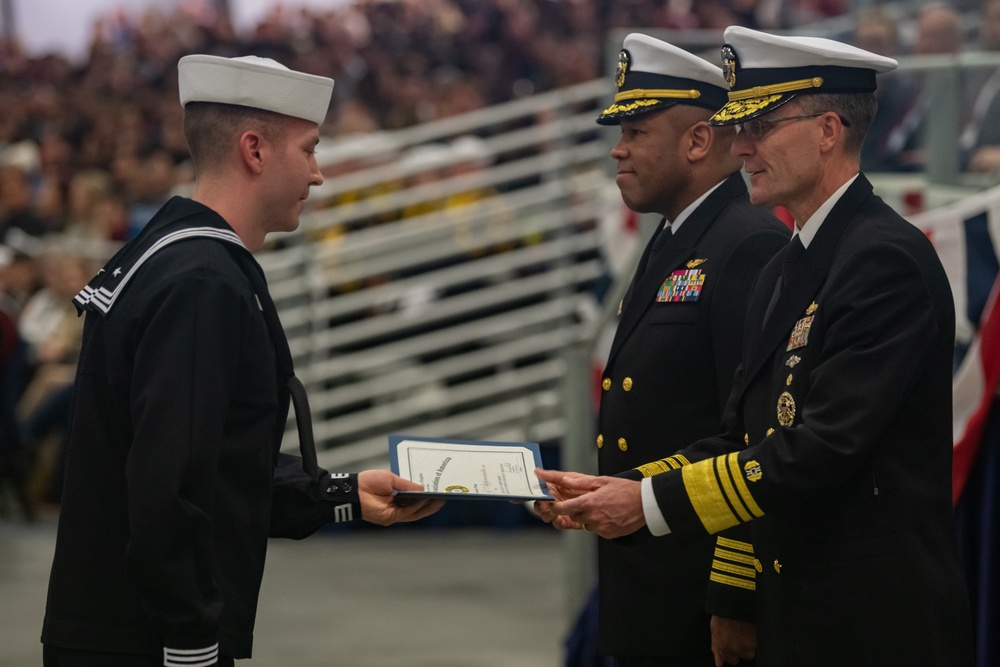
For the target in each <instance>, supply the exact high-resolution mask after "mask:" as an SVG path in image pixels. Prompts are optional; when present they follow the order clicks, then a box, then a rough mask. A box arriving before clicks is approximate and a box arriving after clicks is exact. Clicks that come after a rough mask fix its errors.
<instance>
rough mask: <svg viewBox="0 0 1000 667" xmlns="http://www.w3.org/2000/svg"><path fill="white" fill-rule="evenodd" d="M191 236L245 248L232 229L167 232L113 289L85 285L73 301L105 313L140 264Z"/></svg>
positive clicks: (195, 228)
mask: <svg viewBox="0 0 1000 667" xmlns="http://www.w3.org/2000/svg"><path fill="white" fill-rule="evenodd" d="M192 237H205V238H214V239H219V240H220V241H228V242H229V243H235V244H236V245H238V246H240V247H241V248H246V246H245V245H243V241H242V240H240V237H239V236H238V235H237V234H236V232H233V231H228V230H225V229H218V228H216V227H191V228H189V229H181V230H179V231H176V232H172V233H170V234H167V235H166V236H164V237H163V238H161V239H160V240H158V241H157V242H156V243H154V244H153V245H152V246H150V247H149V249H148V250H146V252H144V253H142V256H141V257H140V258H139V259H138V260H137V261H136V262H135V264H133V265H132V267H131V268H130V269H129V270H128V273H126V274H125V277H124V278H122V279H121V282H119V283H118V286H117V287H115V289H114V291H111V290H109V289H107V288H105V287H101V288H100V289H96V290H95V289H93V288H92V287H91V286H90V285H87V286H86V287H84V288H83V289H82V290H80V293H79V294H77V295H76V296H75V297H73V301H75V302H76V303H77V305H78V306H80V307H81V308H82V307H84V306H86V305H87V304H89V303H90V302H91V301H93V302H94V305H95V306H96V307H97V308H98V309H99V310H100V311H101V312H103V313H104V314H105V315H107V314H108V311H109V310H111V307H112V306H113V305H115V300H116V299H117V298H118V296H119V295H120V294H121V293H122V290H123V289H124V288H125V285H127V284H128V281H129V280H130V279H131V278H132V275H133V274H135V272H136V271H137V270H138V269H139V267H140V266H142V265H143V263H145V261H146V260H148V259H149V258H150V257H152V256H153V255H154V254H156V253H157V252H158V251H160V250H162V249H163V248H165V247H166V246H168V245H170V244H171V243H175V242H176V241H183V240H185V239H189V238H192Z"/></svg>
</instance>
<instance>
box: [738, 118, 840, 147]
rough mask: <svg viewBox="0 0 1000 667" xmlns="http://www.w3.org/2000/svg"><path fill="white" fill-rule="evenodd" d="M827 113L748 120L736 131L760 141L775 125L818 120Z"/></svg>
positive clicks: (740, 124) (739, 124)
mask: <svg viewBox="0 0 1000 667" xmlns="http://www.w3.org/2000/svg"><path fill="white" fill-rule="evenodd" d="M825 113H831V112H829V111H817V112H816V113H807V114H803V115H801V116H785V117H784V118H771V119H769V120H764V119H760V118H754V119H753V120H748V121H747V122H745V123H737V124H736V131H737V132H739V133H740V134H744V133H745V134H746V135H747V137H749V138H750V139H753V140H754V141H760V140H761V139H763V138H764V137H766V136H767V135H768V134H769V133H770V132H771V130H772V129H773V126H774V125H777V124H778V123H783V122H785V121H786V120H804V119H806V118H816V117H817V116H822V115H823V114H825ZM837 118H840V124H841V125H843V126H844V127H850V126H851V124H850V123H849V122H847V119H846V118H844V117H843V116H841V115H840V114H837Z"/></svg>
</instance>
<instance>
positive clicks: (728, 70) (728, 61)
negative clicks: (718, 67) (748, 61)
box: [722, 44, 736, 88]
mask: <svg viewBox="0 0 1000 667" xmlns="http://www.w3.org/2000/svg"><path fill="white" fill-rule="evenodd" d="M722 75H723V76H724V77H726V85H727V86H729V87H730V88H732V87H733V86H735V85H736V52H735V51H733V47H731V46H729V45H728V44H726V45H725V46H723V47H722Z"/></svg>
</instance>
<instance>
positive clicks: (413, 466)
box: [389, 433, 554, 500]
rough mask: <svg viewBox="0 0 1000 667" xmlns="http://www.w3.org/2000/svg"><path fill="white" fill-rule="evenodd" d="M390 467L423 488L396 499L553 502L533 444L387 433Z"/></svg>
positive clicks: (537, 452)
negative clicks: (541, 476)
mask: <svg viewBox="0 0 1000 667" xmlns="http://www.w3.org/2000/svg"><path fill="white" fill-rule="evenodd" d="M389 467H390V468H391V469H392V472H394V473H396V474H397V475H399V476H400V477H403V478H406V479H408V480H411V481H414V482H416V483H418V484H423V485H424V490H423V491H406V492H398V493H397V494H396V495H397V497H398V498H399V499H407V498H410V499H421V498H447V499H449V500H451V499H459V498H464V499H466V500H554V498H553V497H552V496H551V495H549V490H548V489H547V488H546V486H545V482H542V481H541V480H539V479H538V478H537V477H535V473H534V470H535V468H541V467H542V457H541V453H540V452H539V449H538V443H535V442H488V441H481V440H446V439H443V438H418V437H413V436H407V435H399V434H396V433H393V434H390V435H389Z"/></svg>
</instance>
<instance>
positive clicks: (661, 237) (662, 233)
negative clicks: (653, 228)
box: [636, 223, 673, 276]
mask: <svg viewBox="0 0 1000 667" xmlns="http://www.w3.org/2000/svg"><path fill="white" fill-rule="evenodd" d="M672 236H673V234H672V230H671V227H670V225H668V224H665V223H660V229H659V230H658V231H657V232H656V236H655V237H653V245H652V247H650V249H649V255H647V256H646V263H645V264H640V265H639V270H638V271H637V272H636V276H645V275H646V271H647V270H648V269H649V267H650V266H653V265H655V263H656V256H657V255H658V254H659V253H660V252H661V251H662V250H663V248H664V247H665V246H666V245H667V241H669V240H670V239H671V237H672Z"/></svg>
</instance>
